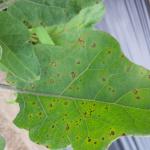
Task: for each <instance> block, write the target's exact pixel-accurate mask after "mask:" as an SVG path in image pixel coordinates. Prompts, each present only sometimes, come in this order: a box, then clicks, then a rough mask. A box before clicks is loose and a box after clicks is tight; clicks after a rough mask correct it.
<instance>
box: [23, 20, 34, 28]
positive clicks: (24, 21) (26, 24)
mask: <svg viewBox="0 0 150 150" xmlns="http://www.w3.org/2000/svg"><path fill="white" fill-rule="evenodd" d="M23 23H24V24H25V26H27V27H28V28H29V29H31V28H32V25H31V24H30V23H29V22H28V21H26V20H23Z"/></svg>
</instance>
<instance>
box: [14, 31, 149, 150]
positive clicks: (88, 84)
mask: <svg viewBox="0 0 150 150" xmlns="http://www.w3.org/2000/svg"><path fill="white" fill-rule="evenodd" d="M77 31H78V32H77ZM77 31H76V32H75V31H69V32H68V33H65V34H62V35H63V36H58V37H57V39H60V37H61V38H62V39H60V41H61V43H62V44H60V46H49V45H45V46H44V45H42V44H40V45H36V46H35V52H36V55H37V57H38V59H39V62H40V66H41V71H42V74H41V79H40V80H39V81H35V82H34V83H33V84H28V85H27V84H23V83H22V82H21V83H20V82H18V88H23V89H24V90H25V91H30V92H29V93H30V94H28V95H24V94H19V96H18V99H17V101H18V102H19V103H20V108H21V112H20V113H19V115H18V117H17V118H16V120H15V123H16V124H17V126H19V127H21V128H26V129H28V130H29V131H30V137H31V139H32V140H33V141H35V142H37V143H40V144H43V145H45V146H47V147H48V148H50V149H57V148H62V147H66V146H67V145H70V144H71V145H72V147H73V148H74V149H75V150H79V149H87V150H91V149H93V150H99V149H105V148H106V147H107V145H108V144H109V143H110V142H111V141H112V140H114V139H115V138H117V137H119V136H122V135H125V134H132V135H135V134H138V135H139V134H142V135H143V134H146V135H147V134H148V133H150V130H149V129H150V125H149V124H150V119H149V117H146V116H148V115H149V113H150V111H149V107H150V103H149V101H148V99H149V98H150V95H149V94H148V93H149V92H150V90H149V87H150V82H149V73H150V72H149V71H147V70H145V69H144V68H142V67H139V66H137V65H135V64H133V63H131V62H129V61H128V60H127V59H126V58H125V56H124V55H123V54H122V53H121V51H120V47H119V45H118V43H117V42H116V41H115V40H114V39H113V38H112V37H111V36H109V35H108V34H106V33H103V32H100V31H92V30H91V29H84V30H83V29H82V30H77ZM67 34H68V37H72V38H67V40H69V39H70V41H68V44H67V43H65V44H64V42H66V41H67V40H66V39H65V38H64V37H65V36H67ZM71 34H72V35H73V36H70V35H71ZM63 44H64V45H63ZM65 46H67V48H66V47H65Z"/></svg>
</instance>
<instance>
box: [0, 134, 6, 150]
mask: <svg viewBox="0 0 150 150" xmlns="http://www.w3.org/2000/svg"><path fill="white" fill-rule="evenodd" d="M4 148H5V140H4V138H2V137H1V136H0V150H4Z"/></svg>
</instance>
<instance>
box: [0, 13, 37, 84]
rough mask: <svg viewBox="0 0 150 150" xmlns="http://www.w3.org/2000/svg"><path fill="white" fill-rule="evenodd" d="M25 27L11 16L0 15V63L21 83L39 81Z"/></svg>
mask: <svg viewBox="0 0 150 150" xmlns="http://www.w3.org/2000/svg"><path fill="white" fill-rule="evenodd" d="M30 38H31V37H30V34H29V32H28V30H27V29H26V27H25V26H24V25H23V24H22V23H21V22H19V21H18V20H16V19H15V18H13V17H12V16H11V15H9V14H7V13H5V12H1V13H0V47H1V48H0V49H1V59H0V63H1V65H2V66H3V68H5V70H6V71H8V73H9V74H12V75H13V76H16V77H17V78H19V79H20V80H22V81H25V82H33V81H34V80H37V79H39V76H40V68H39V65H38V60H37V57H36V56H35V54H34V50H33V47H32V45H31V44H30V43H29V40H30Z"/></svg>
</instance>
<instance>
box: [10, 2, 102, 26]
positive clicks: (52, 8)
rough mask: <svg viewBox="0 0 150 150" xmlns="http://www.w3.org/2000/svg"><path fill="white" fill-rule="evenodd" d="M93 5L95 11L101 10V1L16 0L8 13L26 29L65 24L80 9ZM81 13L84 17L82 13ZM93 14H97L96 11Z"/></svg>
mask: <svg viewBox="0 0 150 150" xmlns="http://www.w3.org/2000/svg"><path fill="white" fill-rule="evenodd" d="M99 3H100V4H99ZM95 4H97V6H95V9H97V10H100V9H102V3H101V0H99V1H97V0H44V1H41V0H17V2H16V3H15V4H14V5H12V7H10V8H9V10H8V11H9V13H11V14H12V15H14V16H15V17H17V18H18V19H19V20H21V21H23V22H24V23H25V24H26V25H27V26H28V27H31V26H38V25H44V26H47V25H56V24H61V23H66V22H68V21H69V20H70V19H71V18H72V17H74V16H75V15H77V14H78V13H79V12H80V11H81V10H82V9H84V8H86V7H88V6H90V8H91V6H92V5H95ZM98 7H100V8H98ZM90 8H89V10H90ZM87 10H88V9H86V10H85V11H86V12H87ZM82 13H83V15H85V13H84V11H83V12H82ZM95 13H96V14H97V12H96V10H95ZM95 13H93V14H95ZM99 13H100V12H99ZM99 16H101V15H100V14H99ZM85 17H86V15H85ZM94 18H95V16H94Z"/></svg>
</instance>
